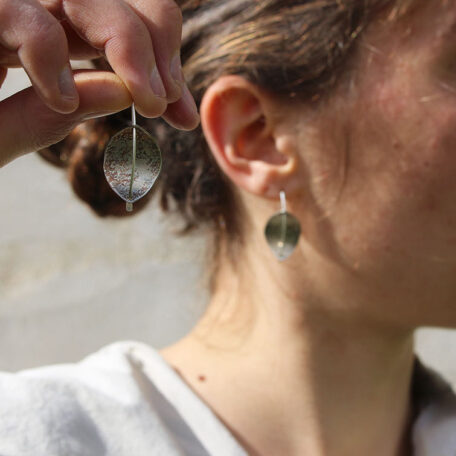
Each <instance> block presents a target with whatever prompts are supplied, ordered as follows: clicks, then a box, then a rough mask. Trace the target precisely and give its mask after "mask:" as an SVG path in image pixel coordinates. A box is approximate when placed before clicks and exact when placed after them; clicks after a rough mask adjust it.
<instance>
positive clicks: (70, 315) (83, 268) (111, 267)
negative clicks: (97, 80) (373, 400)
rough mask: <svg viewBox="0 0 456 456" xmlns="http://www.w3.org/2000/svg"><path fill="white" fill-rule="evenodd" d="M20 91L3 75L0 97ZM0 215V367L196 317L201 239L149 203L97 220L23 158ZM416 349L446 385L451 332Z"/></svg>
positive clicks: (146, 335)
mask: <svg viewBox="0 0 456 456" xmlns="http://www.w3.org/2000/svg"><path fill="white" fill-rule="evenodd" d="M29 85H30V82H29V80H28V78H27V76H26V74H25V73H24V72H23V71H22V70H19V69H17V70H16V69H14V70H10V71H9V73H8V77H7V80H6V82H5V84H4V86H3V87H2V89H1V90H0V99H4V98H7V97H8V96H10V95H11V94H13V93H15V92H17V91H18V90H21V89H22V88H24V87H27V86H29ZM0 214H1V217H0V370H6V371H16V370H19V369H24V368H30V367H35V366H39V365H43V364H54V363H61V362H73V361H78V360H79V359H81V358H83V357H84V356H85V355H87V354H89V353H91V352H93V351H95V350H97V349H99V348H101V347H102V346H104V345H106V344H109V343H111V342H114V341H118V340H138V341H142V342H145V343H147V344H150V345H152V346H154V347H156V348H160V347H162V346H164V345H167V344H170V343H172V342H173V341H175V340H177V339H178V338H180V337H181V336H183V335H184V334H185V333H187V332H188V331H189V330H190V328H191V327H192V326H193V324H194V323H195V322H196V320H197V319H198V318H199V316H200V315H201V314H202V312H203V311H204V308H205V305H206V303H207V299H208V296H207V293H206V291H205V289H204V287H203V286H202V283H200V277H201V276H202V268H203V260H204V256H205V237H204V233H195V234H194V235H191V236H190V237H184V238H179V237H177V236H175V235H174V234H173V230H174V228H175V227H174V226H173V224H174V223H175V221H174V220H171V219H168V218H167V217H165V216H163V215H162V213H161V212H160V210H159V209H158V207H157V204H156V202H155V201H152V202H151V203H150V204H149V206H147V207H146V208H145V209H144V210H143V211H142V212H141V213H139V214H137V215H135V216H133V217H128V218H122V219H116V218H107V219H100V218H98V217H96V216H95V215H94V214H93V212H92V211H91V209H90V208H89V207H88V206H86V205H85V204H84V203H82V202H81V201H80V200H79V199H77V198H76V197H75V196H74V195H73V191H72V189H71V187H70V185H69V183H68V181H67V178H66V175H65V171H64V170H60V169H58V168H55V167H53V166H51V165H50V164H48V163H46V162H45V161H44V160H43V159H42V158H41V157H39V156H38V155H37V154H28V155H26V156H23V157H21V158H19V159H17V160H15V161H13V162H12V163H10V164H9V165H7V166H6V167H4V168H3V169H0ZM455 280H456V278H455ZM455 305H456V303H455ZM416 342H417V351H418V353H419V355H420V357H421V359H422V360H423V361H424V362H425V363H426V364H428V365H430V366H431V367H434V368H436V369H437V370H439V371H440V372H442V373H443V374H444V375H445V376H446V377H447V378H448V379H449V380H451V381H452V382H453V383H454V384H455V385H456V331H451V330H442V329H436V328H423V329H420V330H418V331H417V334H416Z"/></svg>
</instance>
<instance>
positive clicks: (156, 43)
mask: <svg viewBox="0 0 456 456" xmlns="http://www.w3.org/2000/svg"><path fill="white" fill-rule="evenodd" d="M63 7H64V11H65V15H66V17H67V20H68V21H69V22H70V23H71V25H72V27H73V28H74V29H75V30H76V31H77V32H78V34H79V35H80V36H82V37H83V38H84V39H85V40H87V42H89V43H90V44H91V45H92V46H93V47H95V48H98V49H100V50H104V52H105V54H106V57H107V59H108V61H109V63H110V65H111V67H112V68H113V70H114V71H115V73H116V74H117V75H119V77H120V78H121V79H122V80H123V82H124V83H125V85H126V86H127V87H128V89H129V91H130V93H131V94H132V97H133V99H134V101H135V105H136V107H137V109H138V111H139V113H140V114H142V115H144V116H146V117H158V116H160V115H162V114H163V113H164V112H165V110H166V109H167V106H168V103H172V102H175V101H176V100H177V99H178V98H179V97H180V96H181V94H182V93H183V92H182V90H183V89H182V87H183V84H184V83H183V75H182V70H181V68H180V59H179V48H180V41H181V31H182V15H181V12H180V10H179V8H178V7H177V5H176V4H175V2H174V1H172V0H147V1H145V0H97V1H94V0H67V1H65V2H64V3H63Z"/></svg>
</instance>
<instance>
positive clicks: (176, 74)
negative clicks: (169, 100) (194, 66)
mask: <svg viewBox="0 0 456 456" xmlns="http://www.w3.org/2000/svg"><path fill="white" fill-rule="evenodd" d="M169 72H170V73H171V76H172V77H173V79H174V80H175V81H176V82H177V84H179V85H182V84H183V83H184V82H185V80H184V74H183V73H182V64H181V58H180V54H179V52H178V53H177V54H175V55H174V57H173V58H172V59H171V63H170V65H169Z"/></svg>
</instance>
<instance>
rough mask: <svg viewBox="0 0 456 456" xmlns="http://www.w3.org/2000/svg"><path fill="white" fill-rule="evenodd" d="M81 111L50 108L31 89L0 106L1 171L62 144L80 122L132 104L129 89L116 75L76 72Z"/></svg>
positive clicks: (79, 109)
mask: <svg viewBox="0 0 456 456" xmlns="http://www.w3.org/2000/svg"><path fill="white" fill-rule="evenodd" d="M75 82H76V87H77V90H78V92H79V98H80V102H79V108H78V109H77V110H76V111H75V112H72V113H71V114H60V113H58V112H55V111H53V110H51V109H50V108H48V107H47V106H46V105H45V104H44V103H43V102H42V101H41V99H40V98H39V97H38V96H37V95H36V93H35V90H34V89H33V88H32V87H30V88H28V89H25V90H23V91H21V92H19V93H17V94H15V95H13V96H12V97H10V98H7V99H6V100H4V101H2V102H1V103H0V168H1V167H2V166H4V165H6V164H7V163H9V162H10V161H12V160H14V159H15V158H18V157H20V156H21V155H24V154H26V153H28V152H34V151H36V150H39V149H43V148H44V147H48V146H50V145H52V144H55V143H57V142H59V141H61V140H62V139H63V138H64V137H65V136H67V135H68V133H70V131H71V130H72V129H73V128H74V127H75V126H76V125H77V124H79V123H81V122H83V121H85V120H87V119H90V118H94V117H100V116H104V115H108V114H113V113H115V112H118V111H122V110H123V109H126V108H128V106H130V105H131V103H132V99H131V96H130V93H129V92H128V90H127V88H126V87H125V85H124V84H123V82H122V81H121V80H120V78H119V77H117V76H116V75H115V74H114V73H109V72H104V71H91V70H82V71H79V72H76V73H75Z"/></svg>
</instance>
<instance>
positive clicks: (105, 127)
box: [40, 0, 413, 291]
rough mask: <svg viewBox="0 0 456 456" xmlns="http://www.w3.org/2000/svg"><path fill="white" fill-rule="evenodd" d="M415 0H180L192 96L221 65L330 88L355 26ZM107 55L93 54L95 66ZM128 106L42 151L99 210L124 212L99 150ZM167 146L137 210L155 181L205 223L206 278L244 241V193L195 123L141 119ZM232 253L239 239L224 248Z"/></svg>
mask: <svg viewBox="0 0 456 456" xmlns="http://www.w3.org/2000/svg"><path fill="white" fill-rule="evenodd" d="M412 2H413V0H261V1H253V0H184V1H182V0H181V1H178V2H177V3H178V4H179V5H180V7H181V9H182V13H183V19H184V27H183V40H182V50H181V55H182V62H183V65H184V73H185V75H186V79H187V83H188V85H189V88H190V90H191V91H192V93H193V95H194V97H195V100H196V103H197V105H198V104H199V103H200V101H201V98H202V96H203V94H204V91H205V89H206V88H207V87H208V86H209V85H210V84H211V83H212V82H213V81H215V80H216V79H217V78H218V77H219V76H220V75H222V74H237V75H242V76H244V77H245V78H246V79H248V80H249V81H251V82H252V83H255V84H257V85H258V86H260V87H262V88H264V89H266V90H269V91H271V92H274V93H276V94H278V95H282V96H284V97H291V98H293V99H297V100H306V99H311V98H313V99H316V98H318V97H321V96H323V95H325V94H328V93H329V94H330V93H331V88H333V87H334V86H335V85H336V84H337V82H338V80H339V79H340V76H341V74H343V72H344V70H345V69H346V68H347V65H348V64H349V61H350V57H351V56H352V55H354V52H353V51H354V49H355V46H354V44H355V43H356V41H357V38H358V37H359V35H360V33H361V32H362V31H363V30H364V29H365V28H366V26H367V25H369V23H370V21H371V20H372V18H373V17H374V15H375V14H377V13H378V12H379V11H380V10H381V9H384V8H390V9H391V11H392V12H393V13H396V14H401V13H403V12H404V11H405V10H406V9H407V8H408V7H409V6H410V4H411V3H412ZM103 65H106V64H105V63H103V62H99V63H98V66H103ZM128 120H129V111H126V112H123V113H119V114H117V115H113V116H110V117H108V118H102V119H96V120H91V121H89V122H86V123H85V124H83V125H81V126H79V127H78V128H76V129H75V130H74V131H73V132H72V133H71V134H70V135H69V137H68V138H67V139H65V140H64V141H62V142H61V143H59V144H57V145H55V146H52V147H51V148H49V149H46V150H44V151H41V152H40V153H41V155H42V156H44V157H45V158H47V159H48V160H50V161H52V162H53V163H54V164H59V165H61V166H65V167H67V168H68V177H69V180H70V182H71V184H72V186H73V188H74V191H75V192H76V194H77V195H78V196H79V197H80V198H81V199H83V200H84V201H86V202H87V203H88V204H89V205H90V206H91V208H92V209H93V210H94V211H95V213H96V214H98V215H99V216H107V215H114V216H127V215H129V214H130V213H128V212H125V205H124V202H123V201H122V200H121V199H120V198H119V197H118V196H117V195H116V194H115V193H114V192H113V191H112V190H111V188H110V187H109V186H108V184H107V182H106V180H105V178H104V174H103V152H104V148H105V146H106V143H107V141H108V139H109V137H110V136H112V135H113V134H114V133H115V132H116V131H118V130H119V129H121V128H123V127H125V126H126V125H127V124H128ZM138 123H139V124H141V125H142V126H143V127H145V128H146V129H148V130H149V131H150V132H151V133H152V134H153V135H154V136H155V137H156V138H157V140H158V142H159V144H160V147H161V149H162V152H163V167H162V172H161V177H160V179H159V180H158V181H157V183H156V184H155V188H154V189H153V191H151V192H150V193H149V194H148V196H146V197H145V198H143V199H142V200H140V202H138V203H135V210H134V212H133V213H135V212H137V211H138V210H140V209H141V208H142V207H144V206H145V204H146V203H147V201H148V200H149V199H150V197H151V195H152V194H153V193H155V191H157V189H158V188H159V189H160V193H161V194H160V202H161V207H162V208H163V210H164V211H167V212H178V213H179V214H181V215H182V217H183V218H184V220H185V222H186V226H185V229H184V230H183V232H188V231H190V230H191V229H193V228H194V227H197V226H201V225H209V226H210V228H211V232H212V233H213V249H211V250H210V252H211V256H212V261H211V262H210V264H209V266H210V268H209V271H210V272H209V278H210V279H211V280H210V282H209V287H210V289H211V291H212V288H213V286H214V282H213V279H214V277H215V275H216V270H217V267H218V264H219V261H220V258H219V257H220V245H221V241H222V239H223V240H226V241H227V245H229V246H232V247H236V246H240V245H241V244H242V232H241V230H240V223H239V217H240V216H242V208H241V206H240V201H239V200H238V199H237V198H236V194H235V191H234V189H233V187H232V186H231V184H230V183H229V181H228V179H227V178H226V176H225V175H224V174H223V173H222V172H221V170H220V169H219V168H218V166H217V164H216V162H215V160H214V159H213V157H212V154H211V153H210V151H209V150H208V147H207V144H206V142H205V140H204V136H203V134H202V130H201V127H198V128H197V129H196V130H194V131H192V132H184V131H179V130H175V129H173V128H171V127H169V126H168V125H167V124H166V123H165V122H163V121H162V120H158V119H154V120H152V121H151V120H147V119H140V120H139V121H138ZM230 252H231V253H232V254H233V257H235V253H233V252H235V249H230Z"/></svg>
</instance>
